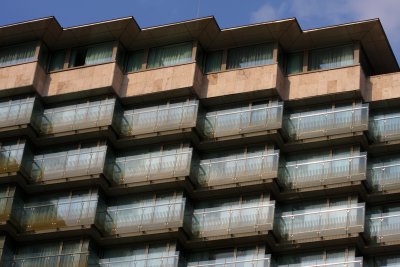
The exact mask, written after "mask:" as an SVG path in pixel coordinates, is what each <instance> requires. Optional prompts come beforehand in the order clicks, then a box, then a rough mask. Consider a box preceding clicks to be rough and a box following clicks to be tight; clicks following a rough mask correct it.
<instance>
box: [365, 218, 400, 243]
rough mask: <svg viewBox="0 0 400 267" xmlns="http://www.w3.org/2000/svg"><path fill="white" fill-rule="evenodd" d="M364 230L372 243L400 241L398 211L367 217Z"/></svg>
mask: <svg viewBox="0 0 400 267" xmlns="http://www.w3.org/2000/svg"><path fill="white" fill-rule="evenodd" d="M366 232H367V236H368V237H369V238H370V240H371V241H372V242H373V243H377V244H382V243H388V242H400V212H396V213H384V214H382V215H377V216H376V215H372V216H370V217H368V218H367V229H366Z"/></svg>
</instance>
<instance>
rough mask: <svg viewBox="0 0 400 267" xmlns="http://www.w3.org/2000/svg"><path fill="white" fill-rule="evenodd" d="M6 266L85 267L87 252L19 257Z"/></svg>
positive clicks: (87, 262)
mask: <svg viewBox="0 0 400 267" xmlns="http://www.w3.org/2000/svg"><path fill="white" fill-rule="evenodd" d="M7 264H9V265H7V266H73V267H85V266H88V264H89V252H75V253H74V252H64V253H54V254H52V255H41V254H34V253H32V254H30V255H24V256H22V257H21V256H19V255H16V256H15V259H13V260H12V261H11V262H8V263H7Z"/></svg>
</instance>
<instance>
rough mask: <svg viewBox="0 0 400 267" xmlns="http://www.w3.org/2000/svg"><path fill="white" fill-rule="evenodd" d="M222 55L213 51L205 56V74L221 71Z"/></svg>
mask: <svg viewBox="0 0 400 267" xmlns="http://www.w3.org/2000/svg"><path fill="white" fill-rule="evenodd" d="M222 54H223V52H222V51H214V52H210V53H208V54H207V59H206V66H205V73H209V72H214V71H220V70H221V63H222Z"/></svg>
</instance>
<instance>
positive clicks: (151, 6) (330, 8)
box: [0, 0, 400, 61]
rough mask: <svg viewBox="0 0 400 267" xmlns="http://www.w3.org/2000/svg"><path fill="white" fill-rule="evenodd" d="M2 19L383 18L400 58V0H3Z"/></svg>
mask: <svg viewBox="0 0 400 267" xmlns="http://www.w3.org/2000/svg"><path fill="white" fill-rule="evenodd" d="M0 5H1V16H0V25H5V24H10V23H15V22H20V21H25V20H31V19H36V18H41V17H47V16H55V17H56V18H57V20H58V21H59V22H60V23H61V25H62V26H63V27H70V26H76V25H81V24H86V23H93V22H98V21H103V20H109V19H115V18H120V17H126V16H134V17H135V19H136V21H137V22H138V24H139V26H140V27H142V28H146V27H150V26H156V25H160V24H166V23H172V22H177V21H182V20H188V19H193V18H196V17H205V16H210V15H213V16H215V17H216V19H217V22H218V24H219V25H220V27H221V28H227V27H234V26H240V25H246V24H250V23H257V22H264V21H271V20H277V19H284V18H291V17H296V18H297V19H298V20H299V23H300V25H301V27H302V28H303V29H310V28H316V27H323V26H329V25H333V24H341V23H348V22H353V21H358V20H364V19H371V18H380V19H381V21H382V24H383V26H384V29H385V31H386V34H387V36H388V38H389V41H390V43H391V45H392V48H393V52H394V53H395V55H396V57H397V60H398V61H399V59H400V36H399V34H398V33H399V29H400V15H399V11H400V1H399V0H379V1H377V0H334V1H332V0H248V1H245V0H114V1H110V0H79V1H78V0H68V1H57V0H35V1H31V0H12V1H11V0H1V1H0Z"/></svg>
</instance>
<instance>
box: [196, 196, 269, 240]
mask: <svg viewBox="0 0 400 267" xmlns="http://www.w3.org/2000/svg"><path fill="white" fill-rule="evenodd" d="M274 210H275V203H274V202H273V201H270V202H268V203H262V204H258V205H257V204H251V205H243V206H242V207H235V206H234V207H228V208H223V207H218V208H208V209H205V210H202V211H195V212H194V213H193V221H192V233H193V234H194V235H195V236H196V237H199V238H207V237H217V236H225V235H234V234H243V233H254V234H256V233H258V232H260V231H268V230H271V229H272V224H273V221H274Z"/></svg>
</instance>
